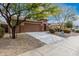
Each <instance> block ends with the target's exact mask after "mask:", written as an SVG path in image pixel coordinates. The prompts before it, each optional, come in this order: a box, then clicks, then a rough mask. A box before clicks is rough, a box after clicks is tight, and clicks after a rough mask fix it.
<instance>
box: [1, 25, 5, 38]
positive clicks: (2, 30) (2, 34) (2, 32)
mask: <svg viewBox="0 0 79 59" xmlns="http://www.w3.org/2000/svg"><path fill="white" fill-rule="evenodd" d="M3 36H4V29H3V28H2V27H0V38H2V37H3Z"/></svg>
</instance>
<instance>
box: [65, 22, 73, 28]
mask: <svg viewBox="0 0 79 59" xmlns="http://www.w3.org/2000/svg"><path fill="white" fill-rule="evenodd" d="M65 26H66V27H67V28H72V27H73V22H72V21H67V22H66V23H65Z"/></svg>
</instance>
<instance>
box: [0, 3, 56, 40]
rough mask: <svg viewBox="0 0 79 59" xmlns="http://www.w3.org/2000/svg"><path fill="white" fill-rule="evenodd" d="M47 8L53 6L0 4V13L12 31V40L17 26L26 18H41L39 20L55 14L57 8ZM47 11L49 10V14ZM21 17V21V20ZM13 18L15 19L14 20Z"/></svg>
mask: <svg viewBox="0 0 79 59" xmlns="http://www.w3.org/2000/svg"><path fill="white" fill-rule="evenodd" d="M49 6H53V5H51V4H41V3H39V4H38V3H29V4H25V3H24V4H21V3H12V4H11V3H1V4H0V13H1V15H2V16H3V17H4V18H5V20H6V22H7V24H8V26H9V27H10V28H11V30H12V38H13V39H15V34H16V33H15V31H16V28H17V26H18V25H20V24H21V23H22V22H24V21H26V19H27V18H30V19H31V18H32V19H37V18H40V17H39V16H41V18H44V17H47V16H48V14H53V13H54V12H56V9H57V7H55V6H54V8H53V7H51V8H49ZM49 9H50V10H51V11H50V12H49ZM42 14H43V16H42ZM35 15H36V16H35ZM38 15H39V16H38ZM22 16H23V19H22V20H21V17H22ZM15 17H16V18H15ZM13 18H15V20H14V19H13Z"/></svg>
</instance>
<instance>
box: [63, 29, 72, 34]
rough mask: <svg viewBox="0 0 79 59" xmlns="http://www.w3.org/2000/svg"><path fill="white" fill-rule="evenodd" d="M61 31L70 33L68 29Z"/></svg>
mask: <svg viewBox="0 0 79 59" xmlns="http://www.w3.org/2000/svg"><path fill="white" fill-rule="evenodd" d="M63 31H64V33H70V32H71V30H70V29H64V30H63Z"/></svg>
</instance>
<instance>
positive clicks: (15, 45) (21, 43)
mask: <svg viewBox="0 0 79 59" xmlns="http://www.w3.org/2000/svg"><path fill="white" fill-rule="evenodd" d="M43 45H45V43H43V42H41V41H39V40H38V39H36V38H34V37H32V36H30V35H27V34H21V35H17V38H16V39H11V38H9V37H8V35H6V36H5V37H4V38H2V39H0V56H1V55H2V56H16V55H19V54H22V53H24V52H27V51H29V50H32V49H35V48H39V47H41V46H43Z"/></svg>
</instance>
